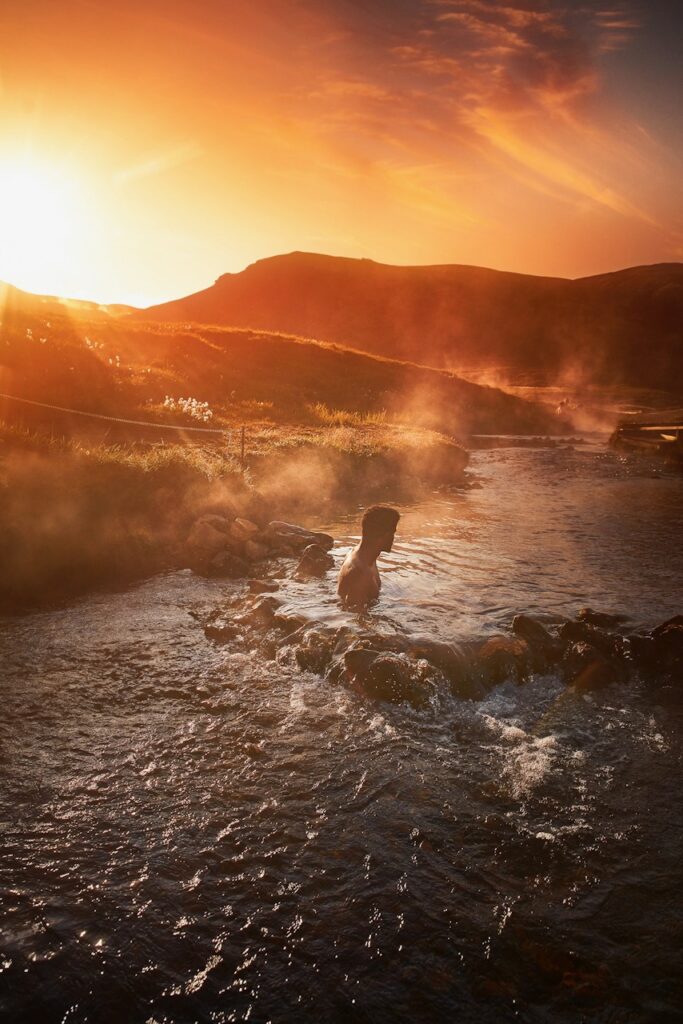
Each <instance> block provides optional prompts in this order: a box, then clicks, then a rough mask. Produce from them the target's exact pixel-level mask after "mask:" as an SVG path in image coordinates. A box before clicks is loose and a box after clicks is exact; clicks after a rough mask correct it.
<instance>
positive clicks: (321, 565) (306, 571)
mask: <svg viewBox="0 0 683 1024" xmlns="http://www.w3.org/2000/svg"><path fill="white" fill-rule="evenodd" d="M333 568H334V558H333V557H332V555H330V554H328V553H327V551H325V549H324V548H321V547H320V545H319V544H309V545H308V546H307V547H306V548H304V552H303V555H302V556H301V561H300V562H299V564H298V565H297V567H296V570H295V573H294V575H295V576H296V578H297V579H300V580H306V579H309V578H310V577H311V576H316V577H321V576H324V575H325V573H326V572H327V570H328V569H333Z"/></svg>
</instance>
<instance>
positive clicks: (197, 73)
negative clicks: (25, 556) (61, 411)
mask: <svg viewBox="0 0 683 1024" xmlns="http://www.w3.org/2000/svg"><path fill="white" fill-rule="evenodd" d="M682 35H683V3H680V2H679V0H647V2H645V0H642V2H638V0H632V2H631V0H604V2H593V0H585V2H579V3H569V2H566V0H565V2H561V0H410V2H409V0H251V2H247V0H194V2H192V3H191V2H188V0H7V2H6V3H4V4H3V5H2V6H1V7H0V279H1V280H4V281H8V282H10V283H13V284H16V285H18V286H19V287H23V288H26V289H28V290H31V291H39V292H46V293H51V294H60V295H68V296H73V297H79V298H91V299H95V300H97V301H101V302H130V303H133V304H136V305H147V304H151V303H153V302H159V301H163V300H165V299H169V298H174V297H178V296H180V295H185V294H188V293H190V292H192V291H196V290H197V289H200V288H203V287H206V286H208V285H210V284H211V283H212V282H213V281H214V280H215V279H216V278H217V277H218V276H219V275H220V274H222V273H225V272H236V271H240V270H242V269H243V268H244V267H245V266H247V265H248V264H249V263H252V262H254V261H255V260H257V259H261V258H264V257H268V256H272V255H275V254H278V253H283V252H290V251H293V250H305V251H313V252H323V253H330V254H334V255H341V256H353V257H366V258H371V259H375V260H379V261H381V262H385V263H400V264H435V263H465V264H474V265H478V266H487V267H493V268H497V269H502V270H513V271H517V272H521V273H531V274H542V275H553V276H563V277H581V276H586V275H590V274H597V273H604V272H608V271H612V270H615V269H619V268H621V267H625V266H632V265H638V264H645V263H656V262H662V261H680V260H681V259H683V204H682V202H681V188H680V182H681V180H682V174H681V171H682V169H683V168H682V167H681V163H682V161H681V157H682V155H683V120H682V119H681V116H680V109H679V104H680V99H681V96H682V95H683V62H682V61H681V60H680V52H681V42H682Z"/></svg>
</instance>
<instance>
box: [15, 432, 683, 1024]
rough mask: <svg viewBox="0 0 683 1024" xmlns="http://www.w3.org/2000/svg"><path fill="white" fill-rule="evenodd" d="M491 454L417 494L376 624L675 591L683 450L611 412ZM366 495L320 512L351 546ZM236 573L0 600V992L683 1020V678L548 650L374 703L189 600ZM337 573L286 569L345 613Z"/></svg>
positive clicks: (219, 1016)
mask: <svg viewBox="0 0 683 1024" xmlns="http://www.w3.org/2000/svg"><path fill="white" fill-rule="evenodd" d="M472 469H473V471H474V472H475V473H476V474H477V477H478V479H479V481H480V482H481V485H482V486H481V489H473V490H469V491H465V492H462V493H455V494H442V495H435V496H433V497H432V498H430V499H428V500H425V501H424V502H422V503H419V504H417V505H415V506H410V507H405V506H404V507H403V508H402V511H403V513H404V515H403V519H402V522H401V524H400V528H399V539H398V543H397V545H396V548H395V550H394V552H393V553H392V555H391V556H390V557H389V558H388V559H386V561H385V564H384V573H383V576H384V580H385V589H384V594H383V599H382V605H381V606H380V609H379V611H378V612H376V613H375V614H374V616H373V618H374V620H375V621H374V626H375V628H380V629H386V630H393V629H402V630H409V631H411V632H419V633H422V634H424V633H427V634H430V635H433V636H438V637H442V638H462V639H468V638H471V637H479V636H482V635H484V634H487V633H491V632H496V631H498V630H500V629H502V628H507V627H508V625H509V622H510V619H511V616H512V615H513V614H515V613H516V612H520V611H526V612H529V613H531V614H541V615H542V616H543V617H545V618H546V620H550V621H552V620H553V619H556V618H558V617H562V616H566V615H570V614H573V613H575V612H576V611H577V609H578V608H579V607H580V606H581V605H583V604H590V605H592V606H593V607H596V608H599V609H601V610H609V611H623V612H625V613H627V614H629V615H630V616H631V625H633V626H640V625H642V626H650V625H653V624H655V623H657V622H659V621H661V620H663V619H665V618H667V617H668V616H670V615H673V614H675V613H679V612H683V545H681V535H682V530H683V478H681V476H680V475H679V476H675V475H669V474H667V473H666V472H665V471H662V472H660V473H658V474H656V475H653V474H652V473H651V472H650V470H649V469H648V467H647V466H645V465H643V464H638V463H636V464H632V463H630V462H628V461H626V460H624V459H623V458H619V457H618V456H616V455H614V454H613V453H610V452H607V451H606V450H605V449H604V448H602V447H601V446H600V445H599V444H597V443H590V444H587V445H586V446H582V447H577V448H576V450H575V451H569V450H565V449H546V450H526V449H504V450H498V451H486V452H479V453H475V454H474V456H473V459H472ZM357 518H358V516H357V513H355V514H354V515H353V516H351V517H345V518H343V519H341V520H340V521H337V522H320V524H319V525H320V526H322V527H324V528H326V529H328V530H329V531H330V532H332V533H333V534H334V535H335V537H336V538H338V541H339V543H338V544H337V546H336V547H335V552H334V553H335V554H336V555H338V556H339V557H341V556H342V555H343V554H344V552H345V551H346V550H347V547H348V544H349V543H350V542H351V540H352V535H353V533H354V532H355V531H356V529H357ZM238 589H239V585H237V584H230V583H228V584H226V583H224V582H216V581H207V580H202V579H199V578H197V577H193V576H192V575H190V574H189V573H185V572H183V573H174V574H170V575H166V576H162V577H157V578H155V579H152V580H150V581H147V582H145V583H143V584H142V585H140V586H138V587H136V588H134V589H132V590H130V591H128V592H126V593H116V594H105V595H99V596H95V597H90V598H88V599H85V600H83V601H82V602H80V603H79V604H77V605H76V606H73V607H70V608H67V609H64V610H60V611H54V612H49V613H41V614H36V615H31V616H28V617H25V618H23V619H18V620H14V621H11V620H7V619H5V620H2V621H1V622H0V676H1V681H0V696H1V699H2V721H1V723H0V730H1V732H0V735H1V737H2V753H1V760H0V810H1V819H2V820H1V823H0V827H1V829H2V845H1V850H2V856H1V859H0V901H1V902H0V932H1V934H0V1012H1V1013H2V1014H3V1016H4V1018H5V1019H7V1020H8V1021H9V1020H11V1021H15V1022H16V1021H41V1022H45V1024H48V1022H51V1021H55V1022H62V1021H63V1022H65V1024H67V1022H68V1024H72V1022H85V1021H89V1022H97V1024H102V1022H126V1024H137V1022H140V1024H142V1022H146V1021H149V1022H156V1024H162V1022H189V1021H201V1022H229V1021H247V1020H249V1021H252V1022H266V1021H273V1022H279V1021H311V1022H313V1021H315V1022H324V1021H335V1022H336V1021H344V1022H346V1021H351V1022H355V1021H360V1022H373V1024H376V1022H395V1021H405V1022H408V1021H437V1020H438V1021H458V1022H463V1021H472V1022H475V1021H476V1022H491V1024H493V1022H496V1024H498V1022H501V1021H513V1020H521V1021H531V1022H536V1021H537V1022H546V1021H549V1020H552V1021H553V1022H556V1021H559V1022H563V1021H567V1022H569V1021H572V1022H573V1021H576V1022H578V1021H591V1022H593V1021H599V1022H605V1024H607V1022H609V1024H616V1022H642V1021H669V1020H675V1019H679V1020H680V1019H681V1016H680V1012H681V1011H680V1007H681V997H682V996H683V992H682V991H681V977H682V976H683V970H682V968H683V964H682V962H681V959H682V958H681V949H682V948H683V926H682V925H681V913H680V910H681V890H682V889H683V869H682V866H681V855H680V854H681V850H680V839H681V823H682V821H683V788H682V787H681V783H680V769H681V738H682V731H683V730H682V726H683V721H682V718H681V713H680V710H679V708H677V707H672V706H664V705H661V704H657V703H656V702H655V701H654V700H653V699H652V697H651V696H647V695H646V694H645V693H644V692H643V688H642V687H641V686H640V685H639V684H638V683H635V682H634V683H631V684H629V685H628V686H613V687H610V688H608V689H606V690H604V691H601V692H599V693H594V694H592V695H586V696H583V697H582V696H571V695H569V694H567V693H565V691H564V688H563V687H562V686H561V684H560V683H559V681H558V680H557V679H555V678H553V677H549V676H548V677H538V678H535V679H534V680H532V681H531V682H530V683H529V684H528V685H527V686H525V687H516V686H514V685H512V684H506V685H504V686H501V687H499V688H497V689H495V690H494V691H492V692H491V693H490V694H489V696H488V697H487V699H486V700H485V701H484V702H482V703H479V704H472V703H465V702H459V701H458V700H456V699H455V698H452V697H450V696H445V695H444V696H442V697H440V698H439V699H438V700H436V701H435V702H434V703H433V704H432V705H431V706H429V707H428V708H426V709H422V710H420V711H416V710H414V709H410V708H408V707H407V706H398V707H396V706H389V705H377V704H371V703H369V702H367V701H363V700H361V699H360V698H359V697H357V696H355V695H354V694H352V693H350V692H347V691H346V690H344V689H342V688H337V687H333V686H332V685H331V684H329V683H326V682H325V681H324V680H322V679H320V678H318V677H316V676H313V675H307V674H305V673H302V672H300V671H298V670H296V669H295V668H294V667H293V666H292V665H291V664H290V662H289V661H288V660H287V659H286V658H285V659H284V660H283V661H282V663H276V662H272V661H265V660H259V658H257V657H256V656H245V655H244V654H235V653H234V652H232V653H231V650H230V648H229V646H223V647H220V646H215V645H213V644H212V643H210V642H209V641H207V640H206V638H205V636H204V634H203V631H202V629H201V627H200V625H199V624H198V623H197V621H196V619H195V618H193V617H192V616H191V615H190V612H191V611H194V612H202V611H207V610H209V609H211V608H213V607H214V606H215V605H216V604H218V603H220V601H221V600H222V599H223V598H224V597H225V596H226V594H230V593H233V592H236V591H237V590H238ZM331 590H332V581H331V577H330V579H329V580H328V581H327V583H325V584H323V583H317V582H314V583H311V584H306V585H304V584H294V583H286V584H285V585H284V586H283V591H284V595H285V597H286V600H287V602H288V603H289V604H291V605H292V606H296V607H297V608H304V610H306V611H307V613H308V614H310V615H312V616H315V617H317V618H321V619H324V620H326V621H337V620H339V619H340V615H341V613H340V612H339V611H338V609H337V608H336V605H335V603H334V600H333V599H332V597H331V596H330V592H331ZM342 618H343V617H342Z"/></svg>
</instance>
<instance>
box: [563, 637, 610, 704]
mask: <svg viewBox="0 0 683 1024" xmlns="http://www.w3.org/2000/svg"><path fill="white" fill-rule="evenodd" d="M562 675H563V678H564V680H565V682H566V683H567V685H568V686H573V687H574V689H576V690H585V691H590V690H600V689H602V688H603V687H605V686H609V685H610V684H611V683H615V682H617V680H618V679H619V672H618V670H617V668H616V666H615V665H614V663H613V662H612V661H610V660H609V659H608V658H606V657H605V656H604V654H603V652H602V651H600V650H599V649H598V648H597V647H594V646H593V645H592V644H589V643H586V642H585V641H584V640H578V641H576V642H574V643H571V644H569V646H568V647H567V649H566V651H565V653H564V658H563V661H562Z"/></svg>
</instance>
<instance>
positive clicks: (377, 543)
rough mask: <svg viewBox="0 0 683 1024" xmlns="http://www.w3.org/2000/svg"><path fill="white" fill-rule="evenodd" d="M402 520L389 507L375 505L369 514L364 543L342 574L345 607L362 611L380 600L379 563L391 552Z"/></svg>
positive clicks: (365, 519) (365, 520) (352, 553)
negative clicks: (366, 606) (381, 558)
mask: <svg viewBox="0 0 683 1024" xmlns="http://www.w3.org/2000/svg"><path fill="white" fill-rule="evenodd" d="M398 520H399V514H398V512H397V511H396V509H394V508H387V506H386V505H373V506H372V507H371V508H369V509H367V510H366V511H365V513H364V515H363V519H362V522H361V529H362V537H361V542H360V544H358V545H357V546H356V547H355V548H354V549H353V551H350V552H349V553H348V555H347V556H346V558H345V559H344V564H343V565H342V567H341V571H340V573H339V580H338V583H337V593H338V594H339V596H340V598H341V599H342V601H343V602H344V604H347V605H350V606H352V607H358V606H362V605H367V604H370V602H371V601H376V600H377V598H378V597H379V591H380V587H381V583H380V579H379V572H378V569H377V559H378V557H379V555H380V554H381V552H382V551H391V547H392V544H393V543H394V534H395V532H396V526H397V524H398Z"/></svg>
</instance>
